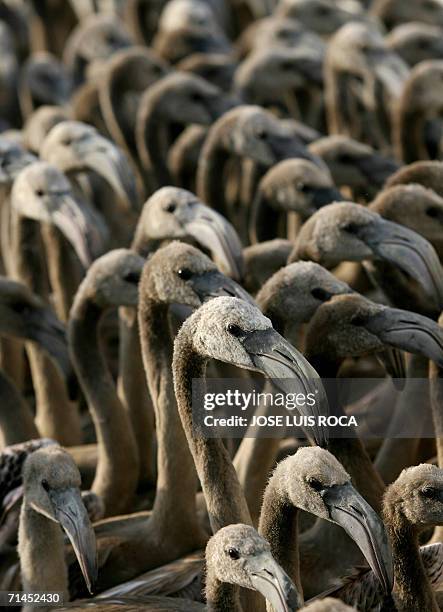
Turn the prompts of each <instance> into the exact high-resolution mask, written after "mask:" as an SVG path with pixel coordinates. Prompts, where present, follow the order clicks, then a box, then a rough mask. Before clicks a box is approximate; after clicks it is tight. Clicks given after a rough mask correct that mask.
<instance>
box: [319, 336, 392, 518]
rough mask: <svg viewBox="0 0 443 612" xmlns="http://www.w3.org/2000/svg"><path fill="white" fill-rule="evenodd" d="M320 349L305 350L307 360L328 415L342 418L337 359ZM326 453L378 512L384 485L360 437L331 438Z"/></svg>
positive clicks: (338, 362) (325, 346) (326, 350)
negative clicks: (322, 386) (316, 377)
mask: <svg viewBox="0 0 443 612" xmlns="http://www.w3.org/2000/svg"><path fill="white" fill-rule="evenodd" d="M323 349H324V352H322V350H321V349H320V348H319V349H318V350H316V351H315V354H314V352H310V351H309V349H308V351H307V358H308V360H309V361H310V363H311V365H313V366H314V368H315V369H316V370H317V372H318V373H319V375H320V377H321V378H322V380H323V381H324V383H325V386H326V392H327V395H328V400H329V406H330V409H331V413H332V414H334V415H335V416H342V415H344V410H343V406H342V405H341V401H340V398H339V394H338V392H337V387H336V385H335V382H334V380H335V379H336V377H337V374H338V370H339V368H340V365H341V360H340V359H338V358H336V357H334V356H333V354H332V353H331V352H329V351H328V346H327V342H325V344H324V347H323ZM326 379H328V380H326ZM353 433H355V432H353ZM338 435H340V432H338ZM328 450H329V451H330V452H331V453H333V454H334V455H335V456H336V457H337V459H338V460H339V461H340V463H341V464H342V465H343V467H344V468H345V470H346V471H347V472H348V473H349V474H350V475H351V478H352V481H353V483H354V485H355V487H356V488H357V490H358V491H360V493H361V494H362V495H363V497H364V498H365V499H366V501H367V502H368V503H369V504H370V505H371V506H372V507H373V508H374V510H376V511H377V512H379V511H380V509H381V498H382V496H383V492H384V489H385V485H384V483H383V481H382V479H381V477H380V475H379V473H378V472H377V470H376V469H375V467H374V465H373V463H372V461H371V459H370V457H369V455H368V453H367V451H366V449H365V447H364V446H363V443H362V441H361V440H360V438H358V436H357V435H355V437H352V438H341V437H331V438H330V440H329V442H328Z"/></svg>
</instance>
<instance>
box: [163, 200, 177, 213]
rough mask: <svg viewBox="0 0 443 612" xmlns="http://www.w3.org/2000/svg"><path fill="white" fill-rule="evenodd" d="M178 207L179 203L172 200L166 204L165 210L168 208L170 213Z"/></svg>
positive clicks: (167, 210)
mask: <svg viewBox="0 0 443 612" xmlns="http://www.w3.org/2000/svg"><path fill="white" fill-rule="evenodd" d="M176 208H177V205H176V204H173V203H172V202H171V204H168V205H167V206H166V208H165V210H166V212H168V213H173V212H175V209H176Z"/></svg>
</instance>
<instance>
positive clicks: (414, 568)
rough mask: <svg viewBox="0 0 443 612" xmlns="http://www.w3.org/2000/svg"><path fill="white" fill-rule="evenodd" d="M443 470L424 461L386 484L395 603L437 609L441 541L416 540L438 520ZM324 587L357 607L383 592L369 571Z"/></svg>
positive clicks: (368, 605) (410, 609) (416, 610)
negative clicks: (339, 584)
mask: <svg viewBox="0 0 443 612" xmlns="http://www.w3.org/2000/svg"><path fill="white" fill-rule="evenodd" d="M442 491H443V470H441V469H440V468H437V467H435V466H434V465H430V464H427V463H424V464H421V465H418V466H415V467H410V468H407V469H405V470H403V471H402V473H401V474H400V476H399V477H398V478H397V480H396V481H395V482H394V483H392V484H391V485H390V486H389V487H388V488H387V490H386V493H385V495H384V499H383V519H384V522H385V525H386V529H387V533H388V536H389V539H390V541H391V545H392V554H393V563H394V577H395V586H394V591H393V595H394V600H395V609H396V610H399V611H401V612H423V611H424V610H426V612H428V610H429V612H438V610H440V606H439V605H438V600H439V599H440V598H439V597H438V599H437V598H436V596H437V593H440V588H441V580H442V575H443V572H442V567H443V544H442V543H441V542H438V543H436V544H430V545H426V546H419V536H420V534H421V533H422V532H423V531H424V530H425V529H426V528H429V526H436V525H441V524H442V523H443V502H442ZM341 582H342V586H340V587H339V588H334V589H330V590H329V591H328V593H326V594H331V595H332V596H333V597H339V598H340V599H342V600H343V601H344V602H346V603H347V604H349V605H354V606H356V608H357V609H359V610H365V611H368V612H372V611H375V610H380V609H381V606H382V602H383V592H382V590H381V588H380V585H379V583H378V581H377V580H376V579H375V577H374V574H373V572H372V571H368V572H365V573H363V574H361V573H360V574H358V573H357V575H354V576H353V575H351V576H348V577H347V578H343V579H342V580H341Z"/></svg>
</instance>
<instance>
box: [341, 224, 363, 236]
mask: <svg viewBox="0 0 443 612" xmlns="http://www.w3.org/2000/svg"><path fill="white" fill-rule="evenodd" d="M359 229H360V226H359V224H358V223H348V224H347V225H343V227H342V230H343V231H344V232H347V233H348V234H356V233H357V232H358V230H359Z"/></svg>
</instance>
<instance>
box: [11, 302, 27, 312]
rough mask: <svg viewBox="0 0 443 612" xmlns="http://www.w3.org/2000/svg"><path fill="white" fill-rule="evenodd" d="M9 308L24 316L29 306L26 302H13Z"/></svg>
mask: <svg viewBox="0 0 443 612" xmlns="http://www.w3.org/2000/svg"><path fill="white" fill-rule="evenodd" d="M11 308H12V310H13V311H14V312H16V313H17V314H24V313H26V312H27V311H28V310H29V304H27V303H26V302H15V303H14V304H11Z"/></svg>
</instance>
